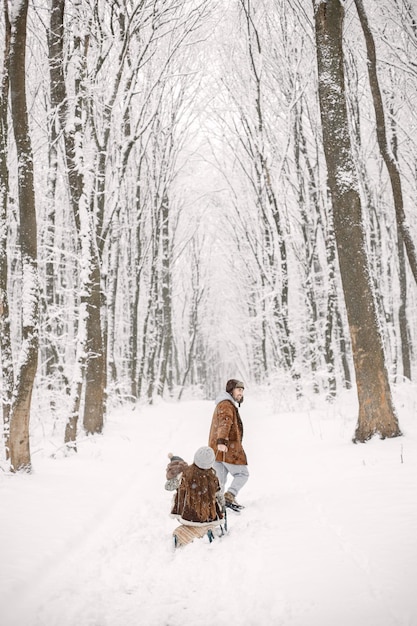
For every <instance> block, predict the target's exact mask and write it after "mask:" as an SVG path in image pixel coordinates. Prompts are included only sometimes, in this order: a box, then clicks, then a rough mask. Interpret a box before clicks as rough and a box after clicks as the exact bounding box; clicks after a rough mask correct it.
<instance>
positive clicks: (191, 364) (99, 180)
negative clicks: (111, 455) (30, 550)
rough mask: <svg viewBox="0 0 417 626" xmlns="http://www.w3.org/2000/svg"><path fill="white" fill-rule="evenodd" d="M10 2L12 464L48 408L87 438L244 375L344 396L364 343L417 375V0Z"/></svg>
mask: <svg viewBox="0 0 417 626" xmlns="http://www.w3.org/2000/svg"><path fill="white" fill-rule="evenodd" d="M2 4H3V11H2V14H1V18H0V32H1V37H0V41H1V42H2V44H1V50H0V55H1V57H0V61H1V65H0V71H1V78H2V82H1V93H0V105H1V107H0V113H1V134H0V212H1V213H0V233H1V238H0V338H1V344H0V350H1V359H2V362H1V373H0V376H1V389H2V407H3V437H2V445H1V452H0V455H1V459H2V466H3V467H4V468H7V467H8V464H7V461H8V459H9V454H10V448H12V456H13V445H14V444H15V445H16V446H17V448H18V449H15V450H14V453H15V455H16V457H15V458H16V459H17V468H15V469H20V468H27V469H29V468H30V454H29V452H28V447H29V437H30V428H31V426H30V424H31V423H32V424H33V423H36V424H37V423H39V420H44V421H45V422H46V423H43V427H44V428H45V430H47V431H48V432H50V431H54V432H57V431H59V432H61V433H62V442H64V441H65V443H66V445H67V446H68V448H71V447H73V448H74V447H76V441H77V436H78V435H79V433H80V432H81V431H85V432H87V433H96V432H102V430H103V423H104V420H105V416H106V412H108V411H109V410H110V409H111V408H112V407H115V406H118V405H126V404H128V403H131V404H133V405H135V404H136V403H144V402H146V403H152V402H155V400H156V399H158V398H164V399H165V400H177V399H184V398H186V397H188V398H189V397H194V398H201V399H206V398H211V397H212V396H213V395H214V394H215V392H216V391H217V390H218V389H219V388H220V386H222V385H223V383H224V381H225V380H226V379H227V378H228V377H230V376H235V375H238V376H239V377H241V378H242V379H243V380H245V381H246V383H247V384H249V385H250V384H252V385H253V386H256V385H260V384H262V385H267V386H268V385H269V386H271V387H279V388H280V389H281V390H282V393H285V394H286V396H287V398H288V399H289V401H290V400H292V399H294V400H295V399H296V398H303V397H305V396H311V395H312V394H318V395H323V396H326V397H327V398H328V400H329V402H330V401H332V399H334V398H335V397H337V396H338V394H340V393H341V392H342V391H343V390H344V389H346V388H350V387H352V386H353V387H355V385H356V384H357V378H358V372H359V371H360V367H361V364H363V362H364V358H365V363H366V364H367V365H366V367H368V369H370V368H371V369H372V367H375V370H376V374H378V373H380V371H381V368H384V369H385V371H386V373H387V380H389V384H391V385H394V384H396V383H399V382H401V381H403V380H404V379H406V380H412V379H413V376H415V369H416V367H415V366H416V360H415V350H414V346H415V345H416V341H417V337H416V330H415V329H416V279H417V270H416V264H415V256H414V252H415V250H414V245H415V242H416V241H417V223H416V212H415V210H414V208H415V201H416V197H417V176H416V172H417V150H416V136H417V135H416V124H417V107H416V98H417V8H416V6H415V3H414V2H413V1H412V0H346V1H345V2H341V1H340V0H328V1H327V2H323V1H322V0H257V1H256V2H252V1H251V0H227V1H225V0H221V1H217V0H179V1H178V0H177V1H175V2H174V1H173V0H123V1H120V0H112V1H111V2H109V1H108V0H49V1H48V2H47V1H46V0H3V3H2ZM326 11H327V13H326ZM337 24H339V25H340V26H341V35H340V37H339V39H337V35H335V28H333V26H335V25H337ZM326 29H327V30H326ZM332 29H333V30H332ZM332 37H333V38H334V41H336V43H337V42H339V43H340V51H341V52H340V53H341V54H342V56H341V57H340V58H339V59H338V60H339V61H341V63H340V64H339V66H338V67H337V68H332V67H330V62H329V58H330V56H331V55H330V56H329V50H330V48H329V49H326V46H328V45H330V44H331V42H332ZM338 50H339V49H338ZM373 55H374V56H373ZM334 58H336V57H334ZM326 63H327V65H326ZM333 69H334V70H335V71H338V72H339V77H341V80H342V83H341V84H342V92H343V93H340V90H338V93H337V94H336V95H335V93H330V92H331V88H329V85H330V87H332V85H333V86H334V84H333V83H332V76H331V71H333ZM341 72H343V73H341ZM326 89H327V91H326ZM334 91H337V90H334ZM329 93H330V96H329ZM329 97H332V98H334V100H333V104H334V103H335V102H336V100H337V98H339V102H342V103H343V104H344V105H345V106H346V113H347V123H348V126H347V127H346V128H347V130H348V134H346V133H345V134H344V135H343V141H342V139H340V137H342V134H338V130H339V129H338V127H337V125H338V124H339V123H340V124H342V121H341V118H340V116H336V114H335V115H334V116H333V115H332V111H333V110H334V111H336V110H338V109H337V107H336V105H334V108H333V109H332V108H331V107H330V114H326V108H325V107H326V105H327V106H328V105H329V102H330V100H329ZM326 98H327V99H326ZM333 117H334V119H333ZM327 127H329V129H328V130H329V132H330V135H329V134H327V135H326V129H327ZM333 131H335V132H334V134H333V135H331V132H333ZM329 137H330V139H329ZM331 137H333V139H331ZM339 139H340V146H339ZM345 140H346V141H348V142H350V153H349V154H347V153H346V154H345V157H344V160H343V159H342V161H341V160H340V158H339V157H340V155H339V154H336V152H337V149H338V148H339V147H340V148H341V151H342V153H343V150H344V149H345V143H343V142H344V141H345ZM326 148H327V149H326ZM332 166H334V167H335V168H336V169H337V172H336V173H337V176H336V177H335V183H334V186H333V188H332V185H331V180H332V176H331V175H330V174H331V170H332ZM348 166H349V167H348ZM329 181H330V182H329ZM343 185H344V187H345V188H348V190H349V192H351V191H352V189H353V191H354V192H355V194H356V196H357V203H356V205H355V207H357V206H359V209H360V210H359V211H357V210H356V209H355V210H356V219H357V221H356V222H355V223H353V222H351V221H350V218H349V216H346V215H344V216H342V218H340V219H339V217H340V215H341V213H340V212H339V213H338V210H339V209H337V207H338V206H339V204H340V206H341V207H342V209H341V210H342V212H343V210H344V209H343V207H344V206H345V205H346V203H345V204H344V203H343V197H342V201H341V202H340V203H339V204H338V203H337V200H338V198H337V197H336V194H337V193H339V192H340V189H341V188H342V187H343ZM329 189H330V192H331V193H330V192H329ZM356 196H355V201H356ZM349 197H351V196H349ZM339 199H340V198H339ZM352 206H353V204H352ZM335 216H336V218H337V219H335ZM339 222H340V223H339ZM356 227H358V228H356ZM342 228H347V231H345V233H346V232H347V233H349V229H351V230H352V232H353V231H355V232H356V230H358V232H359V234H360V235H362V232H363V236H364V245H363V246H362V245H359V251H360V252H361V253H362V252H363V253H364V257H363V256H362V254H360V255H359V254H356V250H355V248H354V247H352V246H351V245H350V243H349V239H348V238H346V239H343V231H342ZM362 248H364V249H362ZM352 258H353V260H352ZM356 258H358V264H359V265H360V266H361V267H362V266H363V267H364V273H363V275H362V276H365V275H369V287H370V289H369V294H370V296H369V297H371V299H372V302H373V304H372V306H370V305H369V302H370V301H369V300H367V299H365V297H363V298H362V295H363V292H364V290H363V288H362V284H361V283H360V282H358V281H357V280H356V276H357V274H356V273H355V272H356V269H355V272H353V273H352V274H349V272H350V268H353V265H355V263H356V261H355V259H356ZM364 258H365V261H364V260H363V259H364ZM341 271H342V278H343V284H342V280H341ZM343 272H344V275H343ZM365 291H366V290H365ZM366 297H368V296H366ZM362 299H363V300H364V302H365V304H364V305H363V304H362ZM346 303H348V306H347V307H346ZM349 307H350V309H349ZM373 307H374V308H373ZM365 309H366V310H367V311H368V310H369V311H370V318H371V321H372V328H375V329H376V337H377V339H378V337H380V338H381V342H382V343H381V345H383V355H384V356H383V359H382V360H381V359H380V358H379V353H378V350H377V349H375V343H372V344H370V345H369V346H368V347H366V349H365V348H364V346H363V345H362V344H361V341H362V342H363V338H362V339H361V332H360V331H361V329H360V330H359V335H358V334H357V330H358V324H359V325H360V322H361V320H359V321H358V320H356V321H355V320H353V316H354V314H355V310H357V311H362V310H365ZM346 310H348V313H349V311H351V313H350V314H349V315H350V317H349V315H347V313H346ZM358 315H359V313H358ZM368 322H369V320H368ZM362 331H363V333H362V335H363V334H365V335H366V336H368V335H370V333H369V326H367V327H366V328H365V326H364V327H363V328H362ZM365 331H366V332H365ZM352 337H353V338H354V341H353V342H352ZM358 337H359V339H358ZM355 350H356V354H357V355H359V356H358V358H357V360H356V361H355V359H354V357H355ZM364 354H365V357H363V355H364ZM381 354H382V350H381ZM355 366H356V368H357V369H356V370H355ZM358 368H359V369H358ZM362 382H363V381H362ZM366 386H367V385H366V384H362V385H361V386H359V389H361V388H366ZM369 386H370V388H371V390H370V392H369V393H373V395H374V396H375V397H376V401H380V400H381V398H382V397H385V396H386V395H389V389H388V392H387V386H385V387H384V393H382V392H381V396H380V395H379V391H378V393H376V392H375V388H373V387H372V385H371V384H370V385H369ZM387 405H388V407H389V405H390V402H389V399H388V401H387ZM394 413H395V409H394ZM376 430H378V428H376ZM390 432H391V433H393V434H396V430H395V428H392V429H391V431H390ZM362 436H363V438H364V439H366V434H365V435H363V433H362ZM17 441H18V443H16V442H17Z"/></svg>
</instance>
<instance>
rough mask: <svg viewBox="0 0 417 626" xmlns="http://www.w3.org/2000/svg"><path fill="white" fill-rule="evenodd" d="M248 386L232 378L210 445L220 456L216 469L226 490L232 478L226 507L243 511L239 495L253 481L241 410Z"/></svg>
mask: <svg viewBox="0 0 417 626" xmlns="http://www.w3.org/2000/svg"><path fill="white" fill-rule="evenodd" d="M243 391H244V384H243V383H242V382H241V381H239V380H236V379H235V378H232V379H230V380H228V381H227V383H226V391H225V392H224V391H223V392H222V393H221V394H220V395H219V396H218V397H217V398H216V408H215V409H214V413H213V419H212V422H211V428H210V435H209V446H210V447H211V448H212V449H213V451H214V453H215V455H216V462H215V463H214V469H215V470H216V473H217V476H218V477H219V481H220V486H221V488H222V490H224V488H225V485H226V480H227V476H228V474H230V475H231V476H232V482H231V484H230V487H229V488H228V490H227V491H226V493H225V494H224V498H225V501H226V506H227V507H229V508H231V509H233V510H234V511H236V512H239V511H240V510H241V509H243V506H242V505H241V504H238V502H237V501H236V496H237V494H238V493H239V491H240V490H241V489H242V487H243V485H245V483H246V481H247V480H248V478H249V471H248V461H247V458H246V453H245V450H244V449H243V445H242V439H243V423H242V420H241V418H240V415H239V410H238V407H240V405H241V403H242V402H243Z"/></svg>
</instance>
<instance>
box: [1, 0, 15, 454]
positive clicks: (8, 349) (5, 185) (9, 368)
mask: <svg viewBox="0 0 417 626" xmlns="http://www.w3.org/2000/svg"><path fill="white" fill-rule="evenodd" d="M10 37H11V32H10V22H9V17H8V11H7V2H5V3H4V48H3V67H2V69H1V76H0V79H1V85H0V355H1V379H2V383H3V389H2V393H1V407H2V415H3V433H4V446H5V451H6V459H7V460H8V459H9V456H10V450H9V447H10V441H9V440H10V408H11V403H12V393H13V385H14V372H13V358H12V342H11V336H10V317H9V299H8V295H7V278H8V262H7V239H8V237H7V200H8V194H9V170H8V167H7V154H8V148H7V137H8V122H7V115H8V111H7V103H8V98H9V69H8V65H9V55H10Z"/></svg>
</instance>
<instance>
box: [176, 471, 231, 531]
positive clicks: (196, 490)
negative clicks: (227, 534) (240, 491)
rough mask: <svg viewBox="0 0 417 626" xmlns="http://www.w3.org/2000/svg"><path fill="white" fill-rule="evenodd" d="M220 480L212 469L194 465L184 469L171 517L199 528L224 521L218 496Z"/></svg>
mask: <svg viewBox="0 0 417 626" xmlns="http://www.w3.org/2000/svg"><path fill="white" fill-rule="evenodd" d="M218 493H221V492H220V484H219V479H218V478H217V474H216V472H215V471H214V469H213V468H212V467H210V468H209V469H201V468H200V467H197V465H195V464H194V463H192V465H189V466H188V467H187V468H186V469H184V471H183V473H182V477H181V479H180V482H179V485H178V487H177V492H176V494H175V498H174V505H173V507H172V510H171V516H172V517H175V518H177V519H178V520H179V521H180V522H181V523H182V524H185V525H194V526H199V525H203V524H208V523H210V522H216V521H219V520H221V519H223V513H222V511H221V508H220V505H219V502H218V497H217V494H218Z"/></svg>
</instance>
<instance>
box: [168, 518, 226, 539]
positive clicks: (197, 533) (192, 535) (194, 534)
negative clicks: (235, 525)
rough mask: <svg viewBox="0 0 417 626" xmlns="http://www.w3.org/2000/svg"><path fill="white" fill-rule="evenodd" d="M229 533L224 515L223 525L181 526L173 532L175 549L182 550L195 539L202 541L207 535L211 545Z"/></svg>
mask: <svg viewBox="0 0 417 626" xmlns="http://www.w3.org/2000/svg"><path fill="white" fill-rule="evenodd" d="M226 532H227V519H226V513H224V519H223V521H222V523H221V524H206V525H205V526H185V525H184V524H180V526H178V527H177V528H175V530H174V531H173V532H172V536H173V540H174V548H180V547H181V546H186V545H187V544H189V543H191V542H192V541H194V539H202V538H203V537H205V536H206V535H207V537H208V539H209V542H210V543H211V542H212V541H213V540H214V538H215V537H216V536H217V537H221V536H222V535H224V534H225V533H226Z"/></svg>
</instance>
